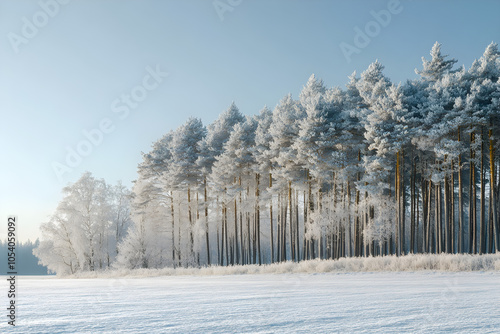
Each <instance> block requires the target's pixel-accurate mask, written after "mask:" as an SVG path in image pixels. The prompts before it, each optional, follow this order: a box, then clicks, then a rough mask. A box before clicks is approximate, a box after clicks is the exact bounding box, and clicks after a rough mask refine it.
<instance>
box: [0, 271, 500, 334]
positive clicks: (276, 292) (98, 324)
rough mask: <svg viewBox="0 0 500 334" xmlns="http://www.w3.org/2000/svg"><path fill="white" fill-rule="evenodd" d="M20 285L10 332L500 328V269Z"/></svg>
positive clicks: (26, 280)
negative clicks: (16, 310) (15, 313)
mask: <svg viewBox="0 0 500 334" xmlns="http://www.w3.org/2000/svg"><path fill="white" fill-rule="evenodd" d="M0 289H2V290H1V291H7V283H6V280H5V279H2V283H1V286H0ZM17 289H18V299H17V303H18V320H17V321H18V326H16V328H15V329H12V328H9V327H10V326H7V321H6V317H5V315H4V316H2V318H3V319H4V320H2V322H1V324H0V331H1V332H2V333H5V332H7V333H9V332H12V333H335V332H339V333H349V332H366V333H377V332H379V333H391V332H394V333H400V332H412V333H415V332H416V333H438V332H449V333H495V332H496V333H498V331H499V330H500V307H499V306H500V272H499V271H489V272H481V271H479V272H456V273H450V272H430V271H428V272H422V271H421V272H377V273H321V274H309V273H307V274H300V273H292V274H290V273H288V274H259V275H252V274H248V275H227V276H216V275H213V276H189V275H184V276H168V277H151V278H137V279H135V278H116V279H113V278H108V279H100V278H98V279H57V278H54V277H51V278H47V277H45V278H44V277H18V287H17ZM2 295H5V296H6V294H4V293H2ZM2 300H4V306H6V303H7V299H6V297H3V298H2ZM2 309H3V310H4V311H3V312H4V313H6V311H5V307H3V306H2Z"/></svg>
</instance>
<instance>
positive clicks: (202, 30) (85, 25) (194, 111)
mask: <svg viewBox="0 0 500 334" xmlns="http://www.w3.org/2000/svg"><path fill="white" fill-rule="evenodd" d="M55 1H56V0H41V1H28V0H16V1H7V0H2V1H0V36H1V37H2V38H0V44H1V47H0V64H2V65H1V74H0V110H1V111H0V112H1V127H2V130H1V132H0V139H1V140H0V143H1V150H2V157H3V159H2V161H1V163H0V176H1V177H0V217H1V219H2V220H3V221H5V224H3V226H6V221H7V215H9V214H15V215H17V216H18V217H19V221H20V227H19V228H18V232H19V235H20V238H21V239H23V240H25V239H28V238H31V239H35V238H36V237H38V236H39V231H38V226H39V224H40V222H43V221H47V220H48V216H49V215H50V214H51V212H53V211H54V209H55V208H56V206H57V203H58V202H59V200H60V199H61V188H62V187H63V186H64V185H66V184H67V183H68V182H74V181H75V180H77V179H78V178H79V177H80V176H81V174H82V173H83V172H84V171H86V170H89V171H91V172H92V173H93V174H94V175H95V176H96V177H99V178H104V179H106V180H107V181H108V182H110V183H115V182H116V181H117V180H122V181H123V182H124V183H125V184H126V185H131V181H132V180H134V179H135V178H136V167H137V164H138V163H139V162H140V160H141V154H140V153H141V151H144V152H145V151H148V150H149V148H150V146H151V144H152V142H153V141H155V140H156V139H158V138H160V137H161V136H162V135H163V134H164V133H166V132H168V131H169V130H170V129H175V128H176V127H177V126H179V125H180V124H182V123H183V122H184V121H185V120H186V119H187V118H188V117H189V116H195V117H200V118H201V119H202V120H203V122H204V123H205V124H207V123H210V122H211V121H213V120H214V119H215V118H216V117H217V115H218V114H219V113H220V112H221V111H223V110H224V109H226V108H227V107H228V106H229V105H230V104H231V102H232V101H235V103H236V105H237V106H238V107H239V108H240V110H241V111H242V112H243V113H244V114H248V115H251V114H256V113H258V112H259V110H260V109H261V108H262V107H263V106H264V105H268V106H269V107H270V108H274V106H275V105H276V104H277V103H278V102H279V100H280V99H281V98H282V97H283V96H284V95H285V94H287V93H292V95H293V96H295V97H296V96H297V95H298V93H299V92H300V90H301V88H302V86H303V85H304V84H305V82H306V81H307V79H308V77H309V76H310V75H311V74H312V73H315V74H316V75H317V76H318V77H320V78H322V79H323V80H324V82H325V84H326V85H327V86H341V87H344V85H345V84H346V83H347V80H348V79H347V76H348V75H350V74H351V73H352V72H353V71H354V70H356V71H358V73H361V72H362V71H364V70H365V69H366V68H367V67H368V65H369V64H370V63H371V62H373V61H375V60H376V59H378V60H379V61H380V62H381V63H382V64H384V65H385V67H386V69H385V74H386V75H387V76H389V77H390V78H391V79H392V80H393V82H396V83H397V82H400V81H403V82H404V81H405V80H406V79H411V78H415V77H416V75H415V73H414V69H415V68H420V66H421V57H422V56H425V57H427V58H428V57H429V56H428V55H429V50H430V49H431V47H432V45H433V44H434V42H435V41H439V42H440V43H442V44H443V46H442V51H443V52H444V53H446V54H449V55H450V56H452V57H454V58H456V59H458V64H457V65H462V64H465V66H467V67H468V66H470V64H471V63H472V61H473V60H474V59H475V58H479V57H480V56H481V55H482V53H483V51H484V49H485V48H486V46H487V45H488V44H489V43H490V42H492V41H495V42H500V20H498V13H500V2H499V1H493V0H491V1H477V2H473V1H403V0H401V2H400V4H399V5H397V4H395V3H392V4H391V1H374V0H367V1H327V0H324V1H321V0H313V1H305V0H303V1H298V0H274V1H265V0H243V1H241V2H238V1H237V0H232V1H231V0H221V2H222V3H225V4H228V5H229V6H230V4H233V5H234V6H231V9H232V10H231V11H229V10H228V11H225V12H224V13H222V18H223V20H221V17H220V16H219V15H218V12H217V10H216V8H215V7H214V4H213V2H212V1H210V0H198V1H194V0H192V1H187V0H186V1H180V0H179V1H166V0H165V1H162V0H156V1H152V0H142V1H139V0H107V1H102V0H101V1H97V0H85V1H83V0H73V1H71V2H69V3H68V4H59V5H58V8H56V7H55V6H54V3H56V2H55ZM66 1H67V0H66ZM61 2H63V1H62V0H61ZM41 4H47V5H46V6H45V5H41ZM43 6H45V7H46V8H49V11H50V10H52V13H51V14H52V16H49V15H47V14H44V12H42V11H43V8H42V7H43ZM388 6H389V7H390V6H396V7H394V8H397V9H398V10H397V11H398V13H396V14H391V17H390V20H386V23H387V24H385V26H382V25H380V24H379V28H380V29H379V31H375V30H373V31H372V35H373V37H371V38H370V41H369V42H368V43H365V44H366V45H362V46H363V47H361V48H358V49H359V50H358V51H359V53H355V54H352V56H351V60H350V62H348V61H347V59H346V57H345V56H344V54H343V53H342V51H341V48H340V45H341V43H347V44H350V45H353V46H356V45H355V43H354V38H355V35H356V33H355V30H354V29H355V28H356V27H358V28H359V29H361V30H362V31H364V30H365V28H366V27H367V24H368V27H371V26H370V21H375V19H374V17H373V15H372V13H371V11H375V12H376V13H379V12H380V11H381V10H387V8H388ZM226 8H227V7H226ZM46 11H47V10H46ZM40 12H42V13H40ZM44 15H45V16H44ZM37 20H38V21H37ZM26 22H28V25H29V24H34V23H37V24H38V25H39V26H40V27H39V28H37V27H36V26H35V28H36V29H37V30H38V31H36V32H33V31H29V28H26V25H27V23H26ZM372 26H373V24H372ZM375 28H376V27H375ZM375 28H374V29H375ZM23 32H24V34H25V35H26V36H28V37H29V38H26V37H25V35H23ZM30 33H31V35H30ZM13 36H18V37H21V38H25V39H24V40H23V42H22V43H21V42H19V38H17V37H13ZM13 40H15V41H17V44H16V43H15V42H13ZM16 48H17V51H18V52H16ZM157 68H159V69H160V71H162V72H168V73H169V75H168V76H167V77H164V78H162V80H161V83H159V84H158V85H156V86H157V87H155V88H154V89H151V90H148V91H145V90H144V89H142V91H141V88H140V86H141V85H143V80H144V79H145V77H147V76H148V73H149V72H148V70H149V71H151V70H154V69H157ZM146 79H147V80H149V81H147V82H148V83H153V81H152V78H146ZM134 90H135V93H136V94H139V93H141V92H142V93H144V92H146V93H147V96H142V95H136V96H141V101H140V102H139V103H137V106H136V107H135V108H134V109H132V108H129V109H130V113H129V115H128V116H127V117H125V118H123V119H122V118H120V117H119V116H120V114H118V113H115V112H113V108H112V106H111V105H112V103H113V102H114V101H116V100H117V99H118V100H119V99H120V98H121V97H122V94H130V93H131V92H133V91H134ZM142 98H144V99H143V100H142ZM120 105H121V106H122V107H123V106H124V104H123V103H121V104H120ZM106 119H107V120H108V121H110V122H111V123H112V125H111V126H112V128H113V131H111V132H110V133H107V134H104V135H103V138H102V140H101V141H100V142H99V144H98V145H94V146H93V147H92V148H91V149H92V152H91V153H90V154H89V155H88V156H86V157H83V159H82V161H81V162H80V163H79V164H77V165H76V167H75V168H72V170H71V172H67V173H65V174H63V176H62V179H61V180H60V179H59V178H58V177H57V175H56V173H55V172H54V170H53V164H54V162H57V163H61V164H65V159H66V156H67V154H68V147H69V148H70V149H75V150H76V148H77V147H78V145H79V144H81V143H82V141H84V140H85V136H84V134H83V131H90V130H91V129H95V128H98V127H99V124H100V122H101V121H103V120H105V121H106ZM5 232H6V228H1V229H0V238H3V237H5Z"/></svg>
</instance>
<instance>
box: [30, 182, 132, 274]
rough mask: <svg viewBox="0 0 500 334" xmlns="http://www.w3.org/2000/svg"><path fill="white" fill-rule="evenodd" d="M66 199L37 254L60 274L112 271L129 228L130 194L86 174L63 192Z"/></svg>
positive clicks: (45, 227)
mask: <svg viewBox="0 0 500 334" xmlns="http://www.w3.org/2000/svg"><path fill="white" fill-rule="evenodd" d="M63 194H64V197H63V199H62V200H61V202H60V203H59V205H58V207H57V209H56V211H55V213H54V214H53V215H52V217H51V219H50V220H49V221H48V222H47V223H43V224H42V226H41V230H42V241H41V242H40V245H39V246H38V247H37V248H36V249H35V251H34V254H35V255H36V256H37V257H38V258H39V259H40V263H41V264H43V265H46V266H47V267H48V268H49V269H50V270H51V271H54V272H57V273H58V274H59V273H61V274H69V273H75V272H77V271H82V270H90V271H94V270H101V269H105V268H108V267H110V265H111V263H112V262H113V261H114V258H115V256H116V245H117V243H118V242H119V241H120V240H121V238H123V233H124V230H123V229H124V228H126V227H127V225H128V222H129V220H128V208H127V207H128V199H127V196H128V195H129V194H128V192H127V190H126V189H124V187H123V186H122V185H121V184H118V185H117V186H115V187H114V188H113V187H111V186H109V185H108V184H106V182H105V181H104V180H101V179H96V178H94V177H93V176H92V174H90V173H89V172H86V173H84V174H83V175H82V177H81V178H80V179H78V180H77V181H76V182H75V183H73V184H70V185H68V186H66V187H65V188H64V189H63Z"/></svg>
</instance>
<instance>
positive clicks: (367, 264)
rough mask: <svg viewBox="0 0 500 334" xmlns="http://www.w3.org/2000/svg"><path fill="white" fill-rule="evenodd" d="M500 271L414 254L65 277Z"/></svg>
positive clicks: (472, 258) (489, 260) (468, 260)
mask: <svg viewBox="0 0 500 334" xmlns="http://www.w3.org/2000/svg"><path fill="white" fill-rule="evenodd" d="M426 270H427V271H451V272H460V271H500V253H497V254H486V255H470V254H417V255H405V256H400V257H397V256H378V257H366V258H361V257H358V258H341V259H339V260H309V261H302V262H299V263H296V262H290V261H289V262H283V263H274V264H269V265H261V266H259V265H244V266H241V265H238V266H229V267H221V266H210V267H201V268H175V269H174V268H162V269H132V270H127V269H121V270H106V271H101V272H80V273H77V274H74V275H70V276H65V277H66V278H116V277H155V276H179V275H198V276H206V275H244V274H285V273H332V272H333V273H348V272H380V271H426Z"/></svg>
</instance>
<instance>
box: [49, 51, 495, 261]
mask: <svg viewBox="0 0 500 334" xmlns="http://www.w3.org/2000/svg"><path fill="white" fill-rule="evenodd" d="M430 54H431V58H430V59H429V60H427V59H425V58H422V61H423V64H422V69H420V70H416V72H417V74H418V75H419V76H420V77H419V78H418V79H415V80H408V81H406V82H405V83H404V84H398V85H396V84H394V83H391V81H390V80H389V78H387V77H386V76H385V75H384V74H383V69H384V67H383V66H382V64H380V62H378V61H377V62H374V63H372V64H371V65H370V66H369V67H368V69H366V70H365V71H364V72H363V73H361V75H360V76H358V75H357V74H356V72H354V73H353V74H352V75H351V76H350V77H349V82H348V83H347V85H346V88H345V89H341V88H338V87H334V88H327V87H325V86H324V84H323V82H322V81H321V80H320V79H318V78H316V77H315V76H314V75H312V76H311V77H310V78H309V80H308V82H307V83H306V85H305V86H304V87H303V89H302V91H301V93H300V95H299V98H298V99H293V98H292V96H291V95H287V96H285V97H284V98H283V99H282V100H281V101H280V102H279V103H278V104H277V106H276V107H275V108H274V109H273V110H270V109H268V108H267V107H264V109H262V110H261V111H260V113H259V114H257V115H254V116H244V115H243V114H242V113H241V112H240V111H239V110H238V108H237V107H236V105H235V104H234V103H233V104H231V106H230V107H229V108H228V109H227V110H226V111H225V112H223V113H222V114H220V115H219V117H218V118H217V119H216V120H215V121H214V122H213V123H211V124H209V125H208V126H206V127H205V126H204V125H203V124H202V122H201V120H199V119H196V118H189V119H188V120H187V121H186V123H184V124H183V125H182V126H180V127H179V128H177V129H176V130H172V131H170V132H168V133H167V134H166V135H164V136H163V137H162V138H160V139H159V140H158V141H157V142H155V143H154V144H153V147H152V149H151V151H150V152H148V153H143V161H142V162H141V163H140V164H139V166H138V178H137V180H136V181H135V183H134V187H133V190H132V193H131V194H130V196H129V197H128V198H130V217H131V223H130V228H128V229H127V233H126V235H125V233H122V234H121V239H120V238H115V239H114V242H116V243H117V248H116V251H115V252H114V253H113V257H114V266H115V267H118V268H139V267H141V268H159V267H165V266H173V267H177V266H201V265H235V264H264V263H273V262H278V261H302V260H306V259H316V258H321V259H337V258H340V257H349V256H375V255H388V254H395V255H403V254H408V253H442V252H446V253H478V254H482V253H492V252H496V251H497V250H498V249H499V247H500V245H499V223H498V216H499V198H500V196H499V189H500V187H499V183H500V179H499V172H500V168H499V166H500V165H499V161H498V160H499V155H498V153H497V152H498V149H499V143H500V141H499V140H498V135H499V127H500V119H499V118H500V117H499V116H500V79H499V77H500V53H499V51H498V46H497V44H495V43H492V44H490V45H489V46H488V47H487V48H486V50H485V52H484V54H483V55H482V57H481V58H480V59H478V60H476V61H474V63H473V64H472V65H471V66H470V67H469V68H468V69H466V68H465V67H463V66H462V67H461V68H458V69H454V68H453V67H454V64H455V63H456V60H455V59H449V58H448V56H446V55H443V54H442V53H441V45H440V44H439V43H436V44H435V45H434V46H433V48H432V50H431V53H430ZM84 177H85V175H84ZM87 177H89V175H87ZM80 181H81V180H80ZM80 181H78V182H80ZM78 182H77V183H78ZM69 188H71V186H69V187H68V189H69ZM79 201H80V200H78V201H76V202H74V203H73V204H75V205H81V203H80V202H79ZM58 211H60V210H58ZM62 213H63V215H62V217H63V218H64V219H69V220H71V219H70V218H69V216H68V214H69V213H68V211H63V212H62ZM89 215H90V214H89ZM83 221H84V220H83ZM52 224H53V225H54V228H55V229H56V230H57V229H59V230H60V229H61V226H63V225H64V224H62V223H61V222H52ZM106 224H108V225H110V226H115V225H116V224H115V223H114V222H113V220H110V219H108V220H105V225H106ZM58 233H59V232H58ZM59 234H60V233H59ZM49 235H50V233H49ZM86 235H88V236H89V237H90V236H92V238H93V239H92V240H93V241H92V242H95V238H94V234H92V233H90V234H89V233H87V234H86ZM83 240H86V241H87V242H88V239H85V238H83ZM43 244H44V242H42V244H41V245H43ZM108 253H109V252H108ZM88 254H94V253H92V251H91V252H90V253H88V252H87V257H84V258H85V259H83V258H82V260H79V263H80V267H82V266H81V263H87V264H86V265H85V269H90V270H92V269H96V268H97V267H96V265H95V261H97V259H99V260H98V261H99V263H101V262H102V259H101V258H102V255H99V256H97V257H96V255H95V254H94V255H92V256H90V258H93V257H96V259H95V260H90V259H89V255H88ZM104 262H105V261H104ZM92 263H93V264H92ZM106 265H109V263H107V264H106ZM49 268H50V266H49Z"/></svg>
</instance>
